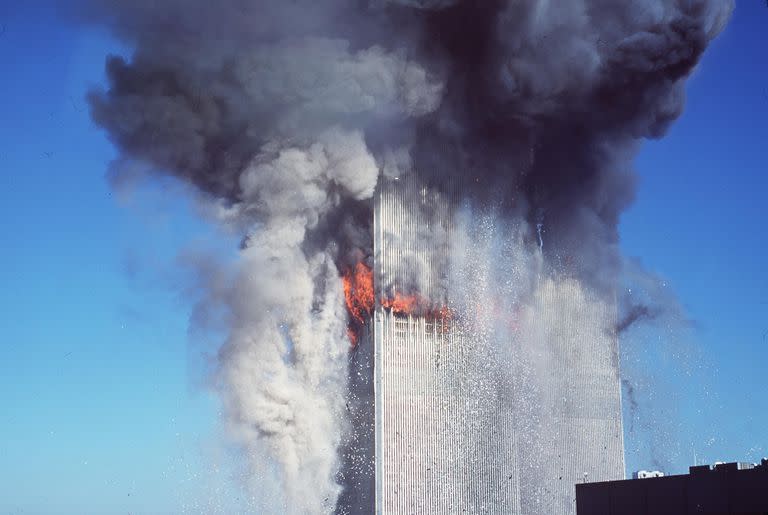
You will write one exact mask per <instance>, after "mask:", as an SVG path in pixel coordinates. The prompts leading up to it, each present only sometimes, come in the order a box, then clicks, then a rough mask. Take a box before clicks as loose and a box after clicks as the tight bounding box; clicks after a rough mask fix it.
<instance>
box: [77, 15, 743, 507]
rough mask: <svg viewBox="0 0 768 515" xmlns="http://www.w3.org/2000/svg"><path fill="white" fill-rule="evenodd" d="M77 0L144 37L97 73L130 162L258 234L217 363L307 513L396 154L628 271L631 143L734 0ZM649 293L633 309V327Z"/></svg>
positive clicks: (98, 107) (595, 276)
mask: <svg viewBox="0 0 768 515" xmlns="http://www.w3.org/2000/svg"><path fill="white" fill-rule="evenodd" d="M81 3H82V8H81V14H82V15H83V16H84V17H85V18H86V19H87V20H89V21H92V22H96V23H100V24H104V25H106V26H107V27H109V28H110V29H111V30H112V31H113V33H114V34H115V35H116V36H117V37H118V38H120V39H121V40H123V41H124V42H126V43H127V44H129V45H130V46H131V47H132V48H133V52H132V55H131V56H130V57H128V58H125V57H117V56H112V57H109V58H108V60H107V66H106V72H107V78H108V86H107V88H106V89H104V90H101V89H99V90H94V91H92V92H91V93H90V94H89V101H90V105H91V110H92V115H93V119H94V120H95V121H96V123H98V124H99V125H101V126H102V127H103V128H104V129H105V130H106V132H107V134H108V135H109V137H110V138H111V139H112V141H113V142H114V144H115V145H116V147H117V148H118V149H119V150H120V158H119V159H118V160H117V161H116V162H115V164H114V166H113V171H112V173H113V174H114V176H115V177H117V178H118V179H119V178H120V177H121V176H123V175H125V174H127V173H130V170H131V169H133V167H134V166H135V165H136V164H137V163H139V164H141V165H143V166H147V167H149V168H150V169H152V170H155V171H156V172H157V173H158V174H166V175H171V176H174V177H176V178H178V179H179V180H181V181H184V182H186V183H189V184H191V185H193V186H194V187H195V188H196V189H197V191H198V192H199V193H200V194H201V196H202V197H203V198H204V199H205V201H206V202H207V203H208V204H209V207H210V210H209V212H211V213H213V216H214V218H215V219H216V220H218V221H219V222H220V223H222V224H226V225H228V226H232V227H235V228H237V229H239V230H241V231H242V232H243V234H244V240H243V246H242V250H241V254H242V260H241V265H240V268H239V270H237V271H236V274H237V279H236V280H235V281H234V282H233V283H232V284H231V285H230V286H229V287H228V289H226V288H225V289H224V291H223V292H222V291H221V290H219V291H217V297H216V298H217V299H218V300H219V301H220V302H221V303H223V304H225V305H226V306H227V308H228V309H229V310H230V311H231V313H232V316H231V320H232V322H231V327H230V337H229V338H228V340H227V341H226V342H225V344H224V345H223V347H222V350H221V352H220V364H219V377H218V379H219V387H220V390H221V394H222V399H223V401H224V404H225V407H226V413H227V415H226V417H227V421H228V423H229V426H230V428H231V430H232V432H233V435H234V437H235V438H236V439H237V440H238V441H239V442H240V443H241V444H242V445H243V447H244V449H245V450H246V452H247V454H248V455H249V456H251V457H253V458H254V459H253V460H252V461H253V467H254V470H255V471H256V472H257V473H258V474H260V475H261V476H269V477H270V478H272V480H273V481H276V482H277V484H279V485H280V487H281V491H280V492H277V493H275V494H274V498H271V499H266V500H265V501H264V503H265V505H267V506H269V505H270V504H269V503H272V504H271V506H273V507H274V506H281V507H283V509H285V510H288V511H290V512H297V513H302V512H315V511H317V510H318V506H324V507H326V508H327V509H328V510H330V509H332V508H333V506H334V505H335V502H336V498H337V496H338V495H339V492H340V490H341V485H339V484H338V482H337V480H336V478H337V477H339V476H338V475H337V473H338V468H339V459H338V457H337V449H338V448H339V446H340V445H341V442H342V441H343V440H344V436H343V435H344V434H346V433H348V432H349V431H350V428H349V424H348V423H347V422H346V421H347V420H348V417H347V416H346V415H345V413H346V411H347V410H346V409H345V401H344V398H345V395H347V393H346V392H347V381H346V377H345V376H346V371H347V367H346V353H347V348H348V346H349V345H348V342H347V340H346V335H345V325H346V317H347V315H346V313H345V310H344V305H343V300H342V296H341V286H340V284H339V273H340V270H342V269H343V268H344V267H345V266H348V265H349V264H350V263H353V262H355V261H358V260H361V259H368V258H370V252H371V237H370V227H369V224H370V199H371V197H372V195H373V192H374V190H375V188H376V184H377V180H378V177H379V176H380V174H384V175H386V176H388V177H398V176H401V175H404V174H415V175H417V176H418V178H419V180H420V181H422V182H424V183H426V184H428V185H430V186H432V187H433V188H436V189H438V190H439V189H441V188H442V187H443V185H446V184H450V187H451V188H453V189H454V190H458V191H461V192H462V193H463V195H464V197H465V200H466V201H467V202H469V203H471V204H473V205H492V206H495V207H494V209H495V211H494V212H498V213H502V214H503V216H502V217H501V218H499V219H500V220H501V219H503V220H515V221H516V223H517V224H518V225H517V227H521V228H522V229H523V230H522V234H523V235H524V237H523V242H522V245H529V246H530V252H539V253H541V255H542V259H543V267H544V273H546V274H548V275H550V276H552V277H553V278H556V279H557V278H560V279H563V280H569V281H573V280H575V281H577V282H579V283H580V284H582V285H584V287H587V288H589V289H592V290H594V291H595V292H597V293H598V294H599V295H613V294H614V292H615V288H616V279H617V275H618V273H619V269H620V261H621V260H620V256H619V252H618V233H617V224H618V221H619V217H620V215H621V213H622V211H623V210H624V209H625V208H626V207H627V206H628V205H629V203H630V202H631V201H632V199H633V196H634V192H635V177H634V175H633V173H632V169H631V168H632V166H631V165H632V159H633V157H634V155H635V153H636V151H637V148H638V144H639V142H640V141H641V140H642V139H643V138H655V137H659V136H661V135H663V133H664V131H665V130H666V128H667V127H668V125H669V124H670V123H671V122H672V121H673V120H674V119H675V118H676V117H677V116H678V115H679V114H680V112H681V110H682V106H683V101H684V89H683V88H684V81H685V79H686V77H687V76H688V75H689V74H690V73H691V71H692V70H693V69H694V67H695V66H696V64H697V63H698V61H699V59H700V58H701V55H702V53H703V52H704V50H705V49H706V47H707V45H708V43H709V42H710V41H711V40H712V38H714V37H715V36H716V35H717V34H718V33H719V32H720V30H721V29H722V28H723V26H724V24H725V23H726V21H727V19H728V17H729V14H730V11H731V8H732V2H731V0H642V1H641V0H637V1H635V0H619V1H617V0H575V1H568V2H556V1H549V0H522V1H520V0H485V1H481V2H479V1H471V0H466V1H462V0H370V1H366V0H322V1H317V0H294V1H290V2H288V1H284V0H258V1H246V0H224V1H222V2H216V3H211V2H203V1H199V0H165V1H163V2H157V1H155V0H133V1H128V0H81ZM526 248H528V247H526ZM569 284H570V283H569ZM649 314H650V312H644V311H643V310H642V309H641V308H640V309H636V310H635V311H632V312H630V313H629V314H628V316H627V318H626V319H624V320H622V321H621V322H620V323H619V326H618V329H619V331H621V330H623V329H625V328H626V327H628V326H629V324H631V323H632V322H633V321H634V320H637V319H639V318H642V317H645V316H649ZM264 460H272V461H270V463H272V462H274V463H276V464H277V467H276V468H275V467H272V466H271V465H266V464H264V463H265V462H264ZM261 476H259V477H261ZM263 490H264V489H261V491H262V492H263ZM262 495H263V494H262Z"/></svg>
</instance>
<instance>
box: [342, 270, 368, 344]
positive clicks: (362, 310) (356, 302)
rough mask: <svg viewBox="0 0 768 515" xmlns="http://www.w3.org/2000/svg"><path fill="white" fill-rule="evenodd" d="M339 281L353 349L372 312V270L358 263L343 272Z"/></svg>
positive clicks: (348, 333)
mask: <svg viewBox="0 0 768 515" xmlns="http://www.w3.org/2000/svg"><path fill="white" fill-rule="evenodd" d="M341 280H342V284H343V286H344V302H345V303H346V305H347V311H349V317H350V318H349V326H348V327H347V335H348V336H349V341H350V343H351V344H352V346H353V347H354V346H356V345H357V342H358V340H359V339H360V328H361V326H362V325H364V324H365V321H366V320H367V319H368V317H369V316H370V315H371V313H372V312H373V304H374V295H373V270H371V268H370V267H369V266H368V265H366V264H365V263H363V262H362V261H360V262H358V263H357V264H356V265H355V266H354V268H348V269H347V270H345V271H344V275H343V277H342V278H341Z"/></svg>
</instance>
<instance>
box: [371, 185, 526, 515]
mask: <svg viewBox="0 0 768 515" xmlns="http://www.w3.org/2000/svg"><path fill="white" fill-rule="evenodd" d="M455 208H456V205H455V199H454V198H451V196H450V195H446V194H445V193H438V192H436V191H430V190H429V189H427V188H426V187H424V186H422V185H420V184H419V183H418V182H417V181H416V180H415V179H413V178H412V177H406V178H402V179H399V180H385V181H383V182H382V184H381V186H380V191H379V193H378V195H377V199H376V206H375V214H374V251H375V252H374V261H375V266H374V284H375V288H374V289H375V291H376V306H375V310H374V320H373V321H374V325H373V333H374V334H373V336H374V348H375V379H374V383H375V406H376V408H375V418H376V429H375V433H376V446H375V448H376V453H375V454H376V460H375V461H376V467H375V471H376V480H375V488H376V495H375V497H376V513H381V514H411V513H462V511H463V510H466V513H473V512H478V513H479V512H483V513H499V514H502V513H504V514H511V513H520V501H519V499H520V495H519V477H518V471H517V465H516V463H515V462H514V459H515V456H516V438H515V434H514V431H513V416H514V415H513V413H512V410H511V409H506V410H505V409H499V408H501V407H502V406H500V404H501V403H503V402H504V399H502V398H501V397H502V395H501V392H496V395H494V392H488V390H487V389H484V390H483V395H482V398H481V396H480V392H479V389H478V385H477V384H475V381H473V379H474V378H473V375H472V374H468V373H467V372H468V367H471V363H472V361H473V360H471V359H470V358H471V357H472V356H471V355H470V354H469V353H470V352H472V348H471V340H472V339H471V337H470V335H466V334H463V333H462V330H461V329H460V327H459V326H458V324H457V323H455V321H454V320H453V318H452V317H451V315H450V313H449V312H448V311H447V308H446V306H445V302H446V298H445V292H446V290H447V288H449V287H450V285H449V284H448V283H449V277H448V276H449V270H448V264H449V260H448V257H449V256H448V252H449V247H450V240H451V236H452V233H453V231H454V225H453V224H454V211H455ZM412 291H416V292H418V295H419V298H420V299H422V300H424V299H426V301H425V302H423V305H421V306H416V309H405V307H404V306H398V303H397V302H386V300H385V299H393V298H394V299H395V300H397V299H398V297H399V296H400V295H404V296H407V295H408V293H410V292H412ZM409 302H410V303H411V304H414V303H415V304H418V300H413V299H411V300H410V301H405V302H404V303H406V304H407V303H409ZM408 307H411V306H408ZM489 394H490V397H492V398H488V397H489ZM488 427H493V431H488V432H487V433H486V432H484V430H485V429H486V428H488ZM510 459H511V460H512V461H509V460H510Z"/></svg>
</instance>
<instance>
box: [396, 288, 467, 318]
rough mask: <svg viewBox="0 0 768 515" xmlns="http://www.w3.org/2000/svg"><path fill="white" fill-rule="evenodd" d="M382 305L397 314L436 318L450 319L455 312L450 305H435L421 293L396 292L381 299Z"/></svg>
mask: <svg viewBox="0 0 768 515" xmlns="http://www.w3.org/2000/svg"><path fill="white" fill-rule="evenodd" d="M381 307H383V308H384V309H390V310H392V312H393V313H395V314H396V315H421V316H425V317H426V318H431V319H434V320H450V319H451V318H453V313H452V312H451V310H450V308H449V307H448V306H435V305H434V304H433V303H431V302H429V301H428V300H426V299H424V298H423V297H421V296H420V295H417V294H414V295H403V294H401V293H398V292H395V295H394V296H393V297H391V298H384V299H381Z"/></svg>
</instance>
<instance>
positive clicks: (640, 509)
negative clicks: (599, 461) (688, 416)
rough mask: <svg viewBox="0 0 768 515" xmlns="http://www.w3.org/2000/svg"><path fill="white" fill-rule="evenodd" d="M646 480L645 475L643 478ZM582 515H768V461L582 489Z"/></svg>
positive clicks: (578, 498) (578, 489)
mask: <svg viewBox="0 0 768 515" xmlns="http://www.w3.org/2000/svg"><path fill="white" fill-rule="evenodd" d="M640 477H643V476H640ZM576 512H577V513H578V515H646V514H647V515H688V514H697V515H698V514H710V515H714V514H717V515H730V514H733V515H736V514H738V515H768V459H763V460H762V462H761V463H758V464H753V463H718V464H716V465H715V466H714V467H710V466H709V465H699V466H695V467H690V469H689V473H688V474H684V475H679V476H662V477H647V476H646V478H645V479H629V480H623V481H605V482H600V483H581V484H577V485H576Z"/></svg>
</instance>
